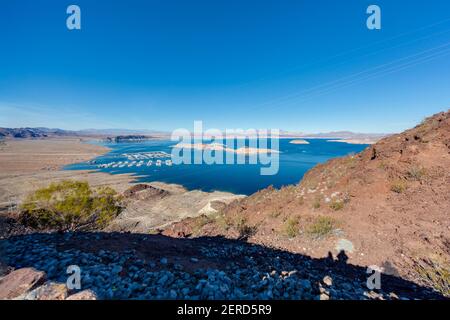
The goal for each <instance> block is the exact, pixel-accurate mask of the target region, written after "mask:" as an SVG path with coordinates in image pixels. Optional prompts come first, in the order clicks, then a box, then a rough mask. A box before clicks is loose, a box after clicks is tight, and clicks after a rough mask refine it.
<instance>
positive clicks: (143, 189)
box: [123, 183, 170, 200]
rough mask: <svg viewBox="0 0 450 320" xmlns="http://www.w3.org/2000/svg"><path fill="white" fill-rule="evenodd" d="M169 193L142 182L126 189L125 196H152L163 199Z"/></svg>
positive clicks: (142, 198)
mask: <svg viewBox="0 0 450 320" xmlns="http://www.w3.org/2000/svg"><path fill="white" fill-rule="evenodd" d="M169 194H170V193H169V191H166V190H163V189H159V188H155V187H153V186H151V185H148V184H143V183H140V184H136V185H134V186H132V187H130V188H129V189H127V190H125V192H124V193H123V196H124V197H125V198H131V199H135V200H149V199H152V198H157V199H162V198H164V197H165V196H167V195H169Z"/></svg>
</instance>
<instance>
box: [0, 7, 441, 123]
mask: <svg viewBox="0 0 450 320" xmlns="http://www.w3.org/2000/svg"><path fill="white" fill-rule="evenodd" d="M70 4H77V5H79V6H80V8H81V12H82V30H79V31H69V30H68V29H67V28H66V18H67V14H66V8H67V6H68V5H70ZM370 4H377V5H379V6H380V7H381V10H382V29H381V30H379V31H378V30H376V31H370V30H368V29H367V28H366V19H367V15H366V8H367V7H368V5H370ZM0 43H1V47H0V126H6V127H22V126H47V127H59V128H64V129H85V128H99V129H101V128H130V129H155V130H172V129H175V128H181V127H184V128H189V129H192V126H193V121H194V120H203V121H204V126H205V127H206V128H220V129H224V128H280V129H285V130H296V131H305V132H319V131H332V130H352V131H358V132H397V131H401V130H404V129H406V128H408V127H411V126H413V125H414V124H415V123H417V122H419V121H421V120H422V119H423V118H424V117H425V116H427V115H431V114H433V113H436V112H438V111H442V110H446V109H448V108H450V90H449V89H450V2H449V1H448V0H430V1H406V0H396V1H392V0H371V1H365V0H346V1H332V0H328V1H325V0H295V1H294V0H291V1H279V0H278V1H265V0H245V1H242V0H226V1H225V0H214V1H211V0H184V1H182V0H179V1H173V0H158V1H156V0H148V1H144V0H142V1H138V0H127V1H122V0H115V1H110V0H108V1H106V0H96V1H87V0H73V1H71V2H69V1H54V0H52V1H50V0H41V1H31V0H30V1H25V0H15V1H2V3H1V4H0Z"/></svg>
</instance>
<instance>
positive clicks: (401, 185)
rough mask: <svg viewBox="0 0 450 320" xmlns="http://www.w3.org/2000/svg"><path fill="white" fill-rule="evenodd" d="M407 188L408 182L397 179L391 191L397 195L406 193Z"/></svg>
mask: <svg viewBox="0 0 450 320" xmlns="http://www.w3.org/2000/svg"><path fill="white" fill-rule="evenodd" d="M407 188H408V186H407V184H406V182H405V181H403V180H401V179H397V180H395V181H393V182H392V184H391V191H393V192H395V193H403V192H405V191H406V189H407Z"/></svg>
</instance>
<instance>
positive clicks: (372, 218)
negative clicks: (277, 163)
mask: <svg viewBox="0 0 450 320" xmlns="http://www.w3.org/2000/svg"><path fill="white" fill-rule="evenodd" d="M165 234H167V235H173V236H179V237H188V236H205V235H209V236H211V235H223V236H226V237H228V238H246V239H248V240H249V241H250V242H253V243H258V244H264V245H269V246H274V247H279V248H283V249H286V250H288V251H290V252H297V253H302V254H305V255H308V256H312V257H318V258H319V257H325V256H327V255H329V254H331V255H336V254H337V253H338V252H340V251H342V250H344V251H345V252H346V254H347V255H348V257H349V261H350V262H351V263H353V264H356V265H361V266H367V265H373V264H375V265H378V266H380V267H381V268H383V270H384V272H386V273H391V274H397V275H400V276H401V277H403V278H407V279H410V280H413V281H415V282H416V283H421V284H424V285H427V286H431V287H433V288H435V289H436V290H439V291H440V292H442V293H444V294H446V295H449V294H450V291H449V290H450V289H449V286H450V273H449V266H450V112H449V111H447V112H442V113H439V114H436V115H434V116H432V117H430V118H427V119H425V120H424V121H423V122H422V123H421V124H419V125H418V126H416V127H415V128H413V129H410V130H407V131H405V132H403V133H401V134H397V135H392V136H389V137H386V138H384V139H382V140H380V141H379V142H378V143H376V144H374V145H373V146H371V147H368V148H367V149H366V150H364V151H363V152H361V153H360V154H357V155H351V156H348V157H344V158H338V159H333V160H331V161H328V162H327V163H325V164H321V165H318V166H316V167H315V168H313V169H312V170H310V171H309V172H308V173H307V174H306V175H305V177H304V178H303V179H302V181H301V182H300V183H299V184H298V185H293V186H288V187H285V188H282V189H281V190H274V189H272V188H268V189H266V190H262V191H260V192H258V193H256V194H254V195H252V196H250V197H248V198H245V199H242V200H240V201H236V202H234V203H232V204H231V205H229V206H228V207H227V208H226V209H225V210H223V211H222V212H221V213H220V214H215V215H209V216H202V217H199V218H194V219H186V220H184V221H182V222H180V223H176V224H174V225H172V226H171V227H170V228H168V229H167V230H165Z"/></svg>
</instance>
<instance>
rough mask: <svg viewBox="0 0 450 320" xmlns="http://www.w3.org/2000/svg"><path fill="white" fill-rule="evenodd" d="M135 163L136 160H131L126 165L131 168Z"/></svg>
mask: <svg viewBox="0 0 450 320" xmlns="http://www.w3.org/2000/svg"><path fill="white" fill-rule="evenodd" d="M135 164H136V161H132V162H131V163H130V164H129V165H128V167H129V168H131V167H132V166H134V165H135Z"/></svg>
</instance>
